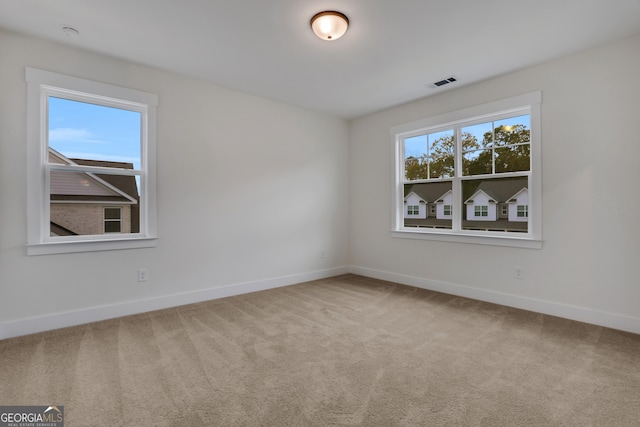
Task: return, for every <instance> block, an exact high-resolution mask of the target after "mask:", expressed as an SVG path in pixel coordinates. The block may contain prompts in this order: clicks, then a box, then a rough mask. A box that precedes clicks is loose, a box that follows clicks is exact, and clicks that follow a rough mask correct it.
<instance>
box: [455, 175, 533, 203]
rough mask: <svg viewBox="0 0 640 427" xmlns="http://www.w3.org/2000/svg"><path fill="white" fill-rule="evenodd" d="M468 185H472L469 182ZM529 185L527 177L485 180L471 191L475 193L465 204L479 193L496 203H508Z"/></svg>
mask: <svg viewBox="0 0 640 427" xmlns="http://www.w3.org/2000/svg"><path fill="white" fill-rule="evenodd" d="M474 182H476V181H474ZM467 183H469V184H470V183H471V182H470V181H467ZM469 184H467V185H469ZM527 185H528V179H527V177H519V178H504V179H487V180H483V181H480V182H479V183H477V185H476V186H475V188H472V189H471V190H469V192H473V193H472V195H471V196H470V197H468V198H467V199H466V200H465V201H464V202H465V203H470V202H471V201H472V200H473V198H474V197H475V195H476V194H478V192H479V191H483V192H484V193H485V194H487V195H488V196H489V197H491V198H492V199H493V200H494V201H495V202H496V203H506V202H508V201H509V200H511V199H512V198H513V197H514V196H515V195H516V194H517V193H519V192H521V191H522V190H523V189H525V188H527ZM467 194H468V193H467Z"/></svg>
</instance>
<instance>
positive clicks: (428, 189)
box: [404, 182, 453, 220]
mask: <svg viewBox="0 0 640 427" xmlns="http://www.w3.org/2000/svg"><path fill="white" fill-rule="evenodd" d="M452 197H453V196H452V193H451V183H448V182H435V183H424V184H414V185H412V186H411V187H410V188H409V190H408V193H407V194H406V195H405V197H404V218H405V219H427V218H435V219H445V220H446V219H448V220H450V219H451V218H452V217H453V211H452V206H453V198H452Z"/></svg>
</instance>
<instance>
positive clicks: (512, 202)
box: [464, 178, 529, 222]
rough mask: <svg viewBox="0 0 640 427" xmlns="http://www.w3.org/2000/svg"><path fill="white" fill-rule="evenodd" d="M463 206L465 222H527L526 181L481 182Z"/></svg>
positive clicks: (524, 179) (500, 180)
mask: <svg viewBox="0 0 640 427" xmlns="http://www.w3.org/2000/svg"><path fill="white" fill-rule="evenodd" d="M464 204H465V205H466V218H465V219H466V220H467V221H498V220H507V221H509V222H527V221H528V220H529V190H528V189H527V179H526V178H514V179H488V180H485V181H482V182H480V184H479V185H478V186H477V188H476V189H475V192H474V193H473V194H472V195H471V197H469V198H468V199H467V200H465V201H464Z"/></svg>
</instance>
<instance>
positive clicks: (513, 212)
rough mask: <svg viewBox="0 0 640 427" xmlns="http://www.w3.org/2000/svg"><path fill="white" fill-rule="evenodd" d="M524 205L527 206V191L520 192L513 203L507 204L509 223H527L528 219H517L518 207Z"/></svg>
mask: <svg viewBox="0 0 640 427" xmlns="http://www.w3.org/2000/svg"><path fill="white" fill-rule="evenodd" d="M519 205H526V206H529V191H528V190H526V189H525V190H522V191H521V192H520V193H518V195H517V197H516V201H515V202H511V203H509V221H513V222H527V221H529V218H528V217H518V206H519Z"/></svg>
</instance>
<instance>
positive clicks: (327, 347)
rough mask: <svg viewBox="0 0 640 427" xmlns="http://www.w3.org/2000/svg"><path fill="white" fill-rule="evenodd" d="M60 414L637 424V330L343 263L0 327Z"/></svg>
mask: <svg viewBox="0 0 640 427" xmlns="http://www.w3.org/2000/svg"><path fill="white" fill-rule="evenodd" d="M0 363H1V367H0V405H9V404H12V405H17V404H20V405H54V404H55V405H63V406H64V410H65V418H66V426H68V427H69V426H275V427H281V426H581V427H584V426H607V427H609V426H639V425H640V335H634V334H630V333H625V332H620V331H616V330H612V329H607V328H602V327H598V326H593V325H587V324H584V323H579V322H574V321H569V320H563V319H559V318H555V317H551V316H546V315H541V314H536V313H531V312H527V311H522V310H517V309H512V308H507V307H503V306H499V305H494V304H488V303H483V302H479V301H474V300H470V299H466V298H460V297H454V296H451V295H446V294H441V293H437V292H431V291H426V290H422V289H416V288H412V287H407V286H402V285H398V284H393V283H389V282H383V281H378V280H373V279H368V278H364V277H360V276H355V275H346V276H340V277H335V278H331V279H326V280H319V281H315V282H309V283H303V284H299V285H294V286H288V287H284V288H279V289H274V290H269V291H264V292H258V293H253V294H247V295H241V296H236V297H231V298H225V299H220V300H215V301H210V302H204V303H199V304H194V305H188V306H183V307H178V308H174V309H168V310H162V311H156V312H152V313H147V314H140V315H135V316H128V317H124V318H119V319H114V320H109V321H104V322H98V323H92V324H88V325H82V326H77V327H72V328H66V329H61V330H56V331H52V332H46V333H41V334H34V335H30V336H25V337H19V338H14V339H8V340H3V341H0Z"/></svg>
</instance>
